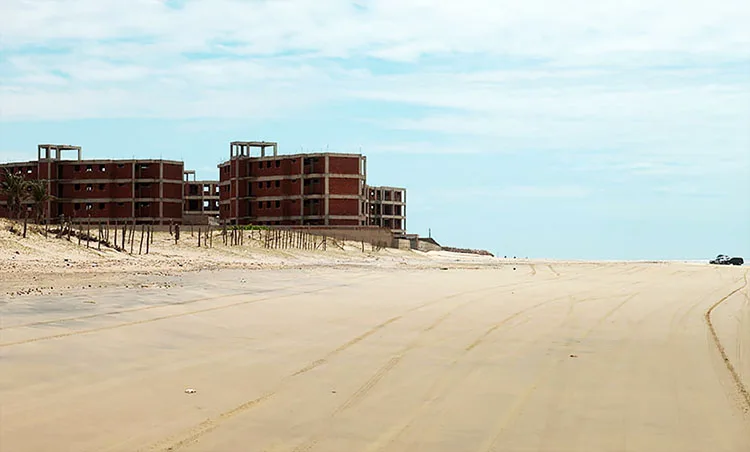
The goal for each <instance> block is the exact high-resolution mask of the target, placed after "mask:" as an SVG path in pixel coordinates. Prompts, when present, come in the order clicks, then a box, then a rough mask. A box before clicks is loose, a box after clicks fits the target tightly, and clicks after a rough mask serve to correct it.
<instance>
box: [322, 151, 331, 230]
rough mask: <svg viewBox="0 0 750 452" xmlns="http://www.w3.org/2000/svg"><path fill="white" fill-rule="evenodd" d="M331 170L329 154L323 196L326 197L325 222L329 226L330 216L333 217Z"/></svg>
mask: <svg viewBox="0 0 750 452" xmlns="http://www.w3.org/2000/svg"><path fill="white" fill-rule="evenodd" d="M330 172H331V160H330V159H329V156H328V154H326V156H325V176H324V178H323V184H324V185H323V196H324V197H325V198H324V200H323V214H324V215H325V221H324V224H325V225H326V226H328V225H329V224H330V221H331V219H330V217H331V210H330V205H329V204H330V199H331V192H330V187H329V185H328V174H329V173H330Z"/></svg>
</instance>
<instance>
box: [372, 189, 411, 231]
mask: <svg viewBox="0 0 750 452" xmlns="http://www.w3.org/2000/svg"><path fill="white" fill-rule="evenodd" d="M367 206H368V209H367V212H368V224H369V225H371V226H378V227H381V228H387V229H390V230H391V231H392V232H394V233H397V234H405V233H406V189H405V188H398V187H367Z"/></svg>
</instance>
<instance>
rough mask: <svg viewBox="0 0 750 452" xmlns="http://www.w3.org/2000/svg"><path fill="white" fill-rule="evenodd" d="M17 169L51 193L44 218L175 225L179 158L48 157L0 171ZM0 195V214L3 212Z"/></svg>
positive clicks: (179, 214) (178, 215)
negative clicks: (99, 158)
mask: <svg viewBox="0 0 750 452" xmlns="http://www.w3.org/2000/svg"><path fill="white" fill-rule="evenodd" d="M3 168H10V169H11V170H13V171H21V173H22V174H24V175H25V176H26V178H27V179H33V180H45V181H47V184H48V186H47V187H48V191H49V194H50V195H51V196H52V197H53V199H52V200H50V201H49V202H48V203H47V204H48V205H47V207H46V209H45V217H46V218H47V219H52V218H59V216H60V215H64V216H66V217H69V218H73V219H74V220H79V221H85V220H87V219H92V220H101V221H136V222H141V223H156V224H165V223H169V222H176V223H179V222H181V220H182V201H183V194H182V173H183V164H182V162H174V161H167V160H54V159H41V160H38V161H34V162H24V163H8V164H2V165H0V170H2V169H3ZM5 204H7V200H5V199H1V198H0V215H2V216H8V215H9V213H8V211H7V210H8V209H7V206H6V205H5Z"/></svg>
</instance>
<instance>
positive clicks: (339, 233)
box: [276, 226, 393, 248]
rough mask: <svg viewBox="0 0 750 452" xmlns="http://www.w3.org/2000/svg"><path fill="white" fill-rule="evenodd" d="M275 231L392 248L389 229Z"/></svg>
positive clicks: (322, 228)
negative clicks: (300, 232)
mask: <svg viewBox="0 0 750 452" xmlns="http://www.w3.org/2000/svg"><path fill="white" fill-rule="evenodd" d="M276 228H277V229H294V230H295V231H303V232H307V233H309V234H314V235H319V236H326V237H333V238H335V239H337V240H350V241H353V242H366V243H370V244H372V245H375V246H380V247H383V248H387V247H392V246H393V244H392V242H393V233H392V232H391V231H390V229H386V228H378V227H372V226H369V227H368V226H348V227H347V226H342V227H331V226H290V227H288V228H284V227H283V226H282V227H279V226H276Z"/></svg>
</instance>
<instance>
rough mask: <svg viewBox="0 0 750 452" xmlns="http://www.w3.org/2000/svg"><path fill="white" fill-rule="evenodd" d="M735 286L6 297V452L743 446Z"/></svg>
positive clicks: (385, 283) (280, 283)
mask: <svg viewBox="0 0 750 452" xmlns="http://www.w3.org/2000/svg"><path fill="white" fill-rule="evenodd" d="M748 293H749V289H748V285H747V270H746V269H742V268H713V267H708V266H698V265H678V264H567V265H563V264H554V263H553V264H545V263H536V264H535V265H533V266H531V265H518V266H517V267H516V269H515V270H514V269H513V266H512V265H509V266H506V267H502V268H499V269H479V270H446V271H440V270H400V271H396V270H375V269H373V270H368V269H352V270H350V271H344V270H331V269H326V270H317V271H316V270H302V271H300V270H285V271H256V272H239V271H229V270H227V271H220V272H213V273H207V272H202V273H199V274H190V275H184V276H182V277H174V278H172V279H171V280H170V281H169V284H167V285H165V286H164V287H163V288H159V289H154V288H153V287H144V288H141V287H138V288H134V289H103V290H100V291H96V292H89V293H80V294H78V295H74V296H68V295H65V296H60V295H58V296H47V295H45V296H36V297H27V298H18V299H13V300H10V299H8V298H6V299H4V300H3V303H2V305H1V306H0V307H1V308H2V317H1V319H2V324H1V325H0V450H3V451H6V450H7V451H14V452H24V451H34V452H39V451H60V450H69V451H97V452H102V451H139V450H140V451H167V450H180V451H289V452H292V451H295V452H302V451H346V452H352V451H388V452H395V451H409V452H414V451H430V452H440V451H445V452H455V451H478V452H485V451H505V452H507V451H555V452H557V451H578V452H581V451H592V452H593V451H596V452H602V451H618V452H620V451H654V452H657V451H658V452H664V451H681V452H687V451H700V452H704V451H728V452H729V451H731V452H743V451H749V450H750V412H749V411H750V400H748V395H747V392H746V390H747V388H748V387H750V353H749V352H748V350H750V295H748ZM709 310H711V311H710V313H709ZM707 313H708V314H707ZM707 319H710V320H711V324H709V323H708V322H707ZM189 388H190V389H195V391H196V392H195V393H194V394H189V393H186V392H185V390H186V389H189Z"/></svg>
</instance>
